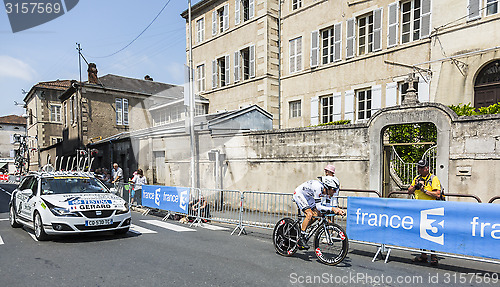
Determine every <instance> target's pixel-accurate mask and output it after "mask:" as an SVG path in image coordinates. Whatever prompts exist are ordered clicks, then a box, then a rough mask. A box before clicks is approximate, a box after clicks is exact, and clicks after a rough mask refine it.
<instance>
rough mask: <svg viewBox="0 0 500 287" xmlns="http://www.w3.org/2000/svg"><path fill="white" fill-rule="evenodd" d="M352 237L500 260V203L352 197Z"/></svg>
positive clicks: (349, 219) (349, 222)
mask: <svg viewBox="0 0 500 287" xmlns="http://www.w3.org/2000/svg"><path fill="white" fill-rule="evenodd" d="M347 235H348V236H349V239H353V240H360V241H367V242H374V243H383V244H388V245H396V246H402V247H412V248H422V249H428V250H435V251H442V252H450V253H455V254H462V255H471V256H479V257H487V258H495V259H500V248H498V247H499V246H500V205H499V204H490V203H463V202H449V201H437V200H408V199H390V198H363V197H349V198H348V200H347Z"/></svg>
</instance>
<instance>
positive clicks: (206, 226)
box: [199, 223, 228, 230]
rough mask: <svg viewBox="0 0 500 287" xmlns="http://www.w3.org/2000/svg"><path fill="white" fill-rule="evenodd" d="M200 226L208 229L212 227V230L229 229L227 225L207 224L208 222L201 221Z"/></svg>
mask: <svg viewBox="0 0 500 287" xmlns="http://www.w3.org/2000/svg"><path fill="white" fill-rule="evenodd" d="M199 226H200V227H203V228H206V229H210V230H228V229H227V228H225V227H221V226H216V225H210V224H206V223H201V224H200V225H199Z"/></svg>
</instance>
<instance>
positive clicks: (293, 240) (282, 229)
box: [273, 218, 300, 256]
mask: <svg viewBox="0 0 500 287" xmlns="http://www.w3.org/2000/svg"><path fill="white" fill-rule="evenodd" d="M294 223H295V222H294V220H293V219H291V218H283V219H280V220H279V221H278V222H277V223H276V225H275V226H274V231H273V243H274V249H276V252H278V254H280V255H283V256H292V255H293V254H295V252H297V248H298V246H297V241H298V240H299V236H300V229H299V227H298V225H297V224H294Z"/></svg>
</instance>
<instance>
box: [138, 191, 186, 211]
mask: <svg viewBox="0 0 500 287" xmlns="http://www.w3.org/2000/svg"><path fill="white" fill-rule="evenodd" d="M142 205H143V206H146V207H150V208H158V209H162V210H168V211H174V212H180V213H185V214H187V213H188V206H189V188H187V187H172V186H159V185H143V186H142Z"/></svg>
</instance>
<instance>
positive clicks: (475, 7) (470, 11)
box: [467, 0, 481, 20]
mask: <svg viewBox="0 0 500 287" xmlns="http://www.w3.org/2000/svg"><path fill="white" fill-rule="evenodd" d="M480 11H481V0H469V5H468V6H467V20H475V19H479V18H481V12H480Z"/></svg>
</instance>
